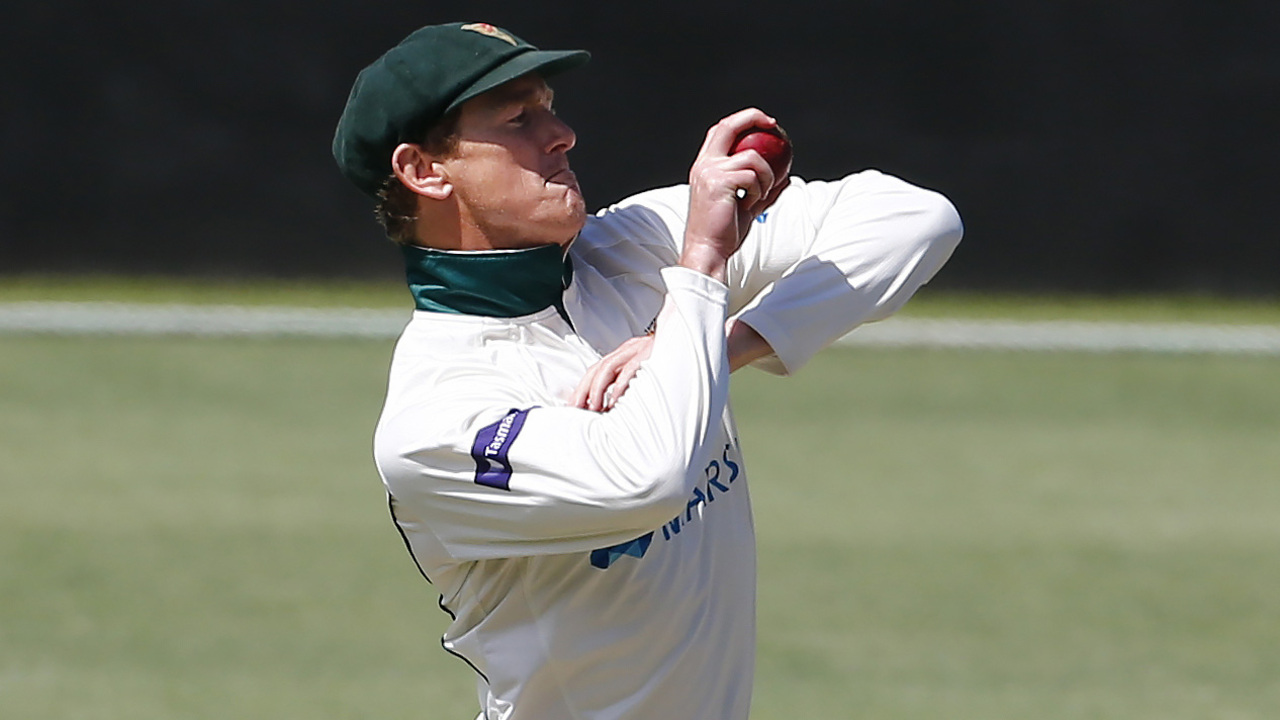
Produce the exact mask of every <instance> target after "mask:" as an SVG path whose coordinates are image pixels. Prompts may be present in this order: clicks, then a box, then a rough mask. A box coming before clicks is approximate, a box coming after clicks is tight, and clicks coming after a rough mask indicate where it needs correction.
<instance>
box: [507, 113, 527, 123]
mask: <svg viewBox="0 0 1280 720" xmlns="http://www.w3.org/2000/svg"><path fill="white" fill-rule="evenodd" d="M528 119H529V111H528V110H521V111H520V113H519V114H518V115H516V116H515V117H513V118H511V122H513V123H515V124H517V125H523V124H524V122H525V121H526V120H528Z"/></svg>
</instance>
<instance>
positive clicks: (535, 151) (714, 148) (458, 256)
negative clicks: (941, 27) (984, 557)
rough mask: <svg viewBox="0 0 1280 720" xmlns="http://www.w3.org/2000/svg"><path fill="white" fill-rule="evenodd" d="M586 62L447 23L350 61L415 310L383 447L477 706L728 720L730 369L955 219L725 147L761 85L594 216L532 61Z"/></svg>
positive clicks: (881, 182) (349, 172) (900, 197)
mask: <svg viewBox="0 0 1280 720" xmlns="http://www.w3.org/2000/svg"><path fill="white" fill-rule="evenodd" d="M587 58H588V56H587V54H586V53H585V52H581V51H563V52H559V51H555V52H553V51H541V50H538V49H536V48H534V47H533V46H532V45H530V44H528V43H526V42H525V41H523V40H521V39H520V38H518V37H516V36H515V35H513V34H511V33H510V32H508V31H506V30H503V29H501V28H497V27H494V26H492V25H488V24H483V23H454V24H448V25H437V26H429V27H425V28H422V29H420V30H418V31H416V32H414V33H413V34H412V35H410V36H409V37H408V38H406V39H405V40H404V41H403V42H402V43H400V44H399V45H397V46H396V47H394V48H392V49H390V50H389V51H387V53H386V54H384V55H383V56H382V57H381V58H379V59H378V60H376V61H375V62H374V63H373V64H371V65H370V66H369V67H367V68H366V69H365V70H364V71H363V72H361V73H360V75H359V77H358V78H357V80H356V82H355V86H354V88H353V89H352V92H351V95H350V98H349V100H348V104H347V106H346V108H345V110H344V112H343V115H342V118H341V120H340V122H339V125H338V129H337V133H336V136H335V138H334V155H335V158H336V159H337V162H338V165H339V166H340V168H341V169H342V171H343V173H344V174H345V175H346V176H347V177H348V178H349V179H351V180H352V181H353V182H354V183H355V184H356V185H357V186H358V187H359V188H360V189H361V190H363V191H364V192H365V193H367V194H368V195H370V196H371V197H374V198H376V199H377V200H378V204H379V214H380V217H381V218H382V221H383V223H384V225H385V226H386V228H387V231H388V234H389V235H390V236H391V237H392V238H393V239H395V240H397V241H398V242H399V243H400V245H401V248H402V250H403V254H404V259H405V263H406V268H407V270H406V275H407V279H408V283H409V289H410V291H411V293H412V295H413V299H414V303H415V307H416V310H415V311H414V313H413V317H412V319H411V320H410V321H409V323H408V325H407V327H406V328H405V330H404V333H403V335H402V336H401V338H400V340H399V342H398V344H397V345H396V349H395V353H394V357H393V359H392V363H391V370H390V378H389V381H388V387H387V397H386V403H385V406H384V408H383V412H382V415H381V418H380V420H379V422H378V426H377V429H376V432H375V440H374V454H375V460H376V464H377V467H378V471H379V473H380V474H381V476H382V479H383V481H384V484H385V487H386V491H387V495H388V498H389V503H390V508H391V514H392V517H393V519H394V521H395V524H396V526H397V527H398V528H399V530H400V532H401V533H402V535H403V537H404V541H405V544H406V546H407V547H408V549H409V552H410V553H411V554H412V556H413V559H414V560H415V561H416V563H417V565H418V567H419V569H420V570H421V572H422V573H423V575H425V576H426V578H427V579H428V580H429V581H430V582H431V583H432V584H433V585H434V586H435V587H436V588H437V589H438V590H439V591H440V607H441V608H442V609H443V610H444V611H445V612H446V613H448V614H449V615H450V617H451V618H452V624H451V625H450V626H449V628H448V630H447V631H446V633H445V635H444V638H443V644H444V647H445V649H446V650H448V651H449V652H451V653H453V654H455V655H457V656H458V657H459V658H461V659H462V660H464V661H465V662H466V663H468V664H469V665H470V666H471V667H472V668H473V669H474V670H475V673H476V677H477V684H478V692H479V703H480V715H479V717H480V718H484V719H485V720H746V718H747V717H748V714H749V705H750V700H751V687H752V672H753V666H754V662H755V585H756V574H755V564H756V560H755V549H754V546H755V538H754V534H753V530H752V521H751V503H750V497H749V493H748V488H747V471H746V468H745V466H744V464H743V461H742V453H741V451H740V448H739V446H738V437H737V433H736V432H735V429H734V423H733V416H732V413H731V412H730V410H729V375H730V372H731V371H732V370H734V369H736V368H739V367H742V366H744V365H746V364H748V363H754V364H757V365H759V366H761V367H763V368H764V369H766V370H770V371H772V372H775V373H778V374H788V373H792V372H795V371H797V370H798V369H800V368H801V367H802V366H803V365H804V364H805V362H806V361H807V360H808V359H809V358H810V357H812V356H813V354H814V353H816V352H818V351H819V350H820V349H822V348H823V347H825V346H827V345H828V344H830V343H831V342H832V341H833V340H835V339H836V338H838V337H840V336H841V335H843V334H844V333H846V332H848V331H849V330H851V329H853V328H854V327H856V326H858V325H860V324H862V323H865V322H870V321H873V320H879V319H881V318H884V317H886V316H887V315H889V314H890V313H892V312H893V311H894V310H896V309H897V308H898V307H900V306H901V305H902V304H903V303H904V302H905V301H906V300H907V299H908V298H909V297H910V296H911V295H912V293H914V292H915V291H916V289H917V288H919V287H920V286H921V285H922V284H923V283H925V282H926V281H927V280H928V279H929V278H931V277H932V276H933V275H934V273H935V272H937V270H938V269H939V267H941V265H942V264H943V263H944V262H945V261H946V259H947V258H948V257H949V256H950V254H951V252H952V250H953V249H954V247H955V246H956V243H957V242H958V241H959V239H960V236H961V225H960V221H959V218H958V216H957V214H956V212H955V210H954V209H953V207H952V206H951V204H950V203H949V202H948V201H947V200H946V199H945V198H943V197H942V196H941V195H938V194H937V193H934V192H931V191H927V190H923V189H920V188H917V187H913V186H912V185H910V184H908V183H906V182H903V181H901V180H898V179H895V178H892V177H889V176H887V175H883V174H880V173H878V172H874V171H865V172H861V173H856V174H853V175H849V176H848V177H845V178H843V179H841V180H837V181H833V182H806V181H804V180H802V179H800V178H796V177H792V178H786V177H775V176H774V174H773V171H772V170H771V169H770V167H769V165H768V163H767V162H765V160H764V159H763V158H762V157H761V156H760V155H759V154H758V153H757V152H755V151H748V152H741V153H735V154H731V153H730V148H731V147H732V145H733V141H734V139H735V138H736V137H737V136H738V135H739V134H740V133H742V132H744V131H746V130H748V129H750V128H752V127H760V128H771V127H774V126H775V125H776V122H775V121H774V120H773V118H771V117H769V116H768V115H766V114H765V113H763V112H761V111H759V110H755V109H748V110H743V111H741V112H737V113H734V114H733V115H730V116H728V117H726V118H724V119H722V120H720V121H719V122H718V123H716V124H715V125H714V126H713V127H712V128H711V129H710V131H709V132H708V133H707V135H706V139H705V142H704V143H703V145H702V147H701V149H700V150H698V152H697V156H696V159H695V160H694V162H693V165H692V168H691V170H690V174H689V183H688V184H687V185H679V186H674V187H668V188H662V189H657V190H651V191H648V192H643V193H640V194H638V195H636V196H634V197H631V198H628V199H626V200H623V201H622V202H620V203H618V204H616V205H613V206H611V207H608V208H606V209H604V210H601V211H600V212H598V213H597V214H595V215H590V216H589V215H588V214H587V212H586V209H585V206H584V203H583V198H582V194H581V192H580V189H579V187H578V183H577V179H576V178H575V176H574V174H573V171H572V170H571V169H570V165H569V160H568V153H569V151H570V150H571V149H573V147H574V144H575V143H576V140H577V138H576V136H575V135H574V132H573V130H571V129H570V128H569V127H568V125H566V124H565V123H564V121H562V120H561V119H560V118H558V117H557V116H556V114H555V112H554V109H553V94H552V90H551V88H550V87H549V86H548V85H547V79H548V78H551V77H553V76H555V75H556V74H558V73H561V72H565V71H568V70H571V69H573V68H576V67H577V66H580V65H582V64H583V63H584V62H586V61H587ZM795 467H796V477H794V478H788V479H787V480H788V481H790V482H804V481H805V478H804V472H805V471H804V467H805V462H804V458H799V457H798V458H796V462H795ZM856 471H857V470H856V468H854V467H851V468H850V472H856ZM832 501H834V502H838V501H839V499H838V498H833V499H832Z"/></svg>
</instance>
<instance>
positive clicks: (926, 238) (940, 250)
mask: <svg viewBox="0 0 1280 720" xmlns="http://www.w3.org/2000/svg"><path fill="white" fill-rule="evenodd" d="M918 194H919V196H918V198H917V202H918V203H919V210H918V211H917V213H916V220H917V233H916V237H917V239H918V240H919V242H920V243H921V244H922V245H924V246H925V247H926V248H927V249H928V251H929V252H930V253H932V254H938V255H941V256H943V257H944V258H946V257H949V256H950V255H951V253H952V251H954V250H955V249H956V246H957V245H959V244H960V238H962V237H964V222H963V221H961V219H960V212H959V211H958V210H956V206H955V205H954V204H953V203H952V202H951V201H950V200H949V199H947V197H946V196H945V195H943V194H942V193H940V192H937V191H934V190H924V189H920V190H919V191H918Z"/></svg>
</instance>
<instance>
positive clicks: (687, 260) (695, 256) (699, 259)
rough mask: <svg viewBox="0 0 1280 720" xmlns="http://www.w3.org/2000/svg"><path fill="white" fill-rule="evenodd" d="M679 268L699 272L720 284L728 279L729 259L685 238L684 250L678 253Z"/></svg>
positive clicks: (706, 246)
mask: <svg viewBox="0 0 1280 720" xmlns="http://www.w3.org/2000/svg"><path fill="white" fill-rule="evenodd" d="M679 265H680V267H683V268H687V269H689V270H693V271H695V272H700V273H702V274H703V275H707V276H709V277H712V278H714V279H716V280H718V281H720V282H722V283H723V282H726V280H727V279H728V277H729V273H728V267H729V258H728V257H726V256H725V255H724V254H723V253H722V252H720V251H719V250H718V249H717V248H715V247H713V246H710V245H706V244H703V243H700V242H697V241H694V240H692V239H691V238H688V237H686V238H685V244H684V249H683V250H682V251H681V253H680V262H679Z"/></svg>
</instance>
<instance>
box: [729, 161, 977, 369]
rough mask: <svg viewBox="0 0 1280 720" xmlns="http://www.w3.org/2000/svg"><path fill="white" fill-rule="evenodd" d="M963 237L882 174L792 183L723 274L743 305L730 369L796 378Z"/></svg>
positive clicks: (950, 221)
mask: <svg viewBox="0 0 1280 720" xmlns="http://www.w3.org/2000/svg"><path fill="white" fill-rule="evenodd" d="M962 234H963V226H962V224H961V222H960V216H959V214H958V213H957V212H956V209H955V207H954V206H953V205H952V204H951V202H950V201H948V200H947V199H946V198H945V197H943V196H942V195H941V194H939V193H936V192H933V191H931V190H926V189H923V188H920V187H916V186H914V185H911V184H910V183H907V182H905V181H903V180H900V179H898V178H895V177H891V176H889V175H884V174H881V173H879V172H876V171H865V172H861V173H857V174H854V175H850V176H848V177H846V178H844V179H842V180H839V181H834V182H810V183H805V182H802V181H793V183H792V187H791V188H789V189H788V190H787V191H786V192H784V193H783V194H782V197H781V198H780V199H779V200H778V202H777V204H776V205H775V206H774V207H773V208H771V209H770V210H769V211H768V212H767V213H765V214H764V215H762V216H761V217H760V218H758V221H757V224H756V226H755V227H754V228H753V229H752V232H751V234H749V235H748V237H747V241H746V242H745V243H744V245H743V248H742V250H741V251H740V253H739V255H740V258H736V259H739V264H738V265H737V266H736V267H733V268H731V273H732V274H733V275H736V277H731V280H730V284H731V285H733V286H735V287H736V288H739V289H740V292H744V293H745V295H746V296H747V297H748V298H749V299H747V300H746V302H745V304H744V306H743V307H742V308H741V310H740V311H739V312H737V313H736V314H735V315H734V317H733V318H732V319H731V321H730V334H729V343H730V362H731V366H732V367H740V366H741V365H742V364H744V361H750V360H754V361H756V363H755V364H756V365H757V366H759V367H762V368H763V369H765V370H768V371H770V372H774V373H777V374H790V373H793V372H795V371H796V370H798V369H799V368H800V367H802V366H803V365H804V364H805V363H807V362H808V361H809V359H810V358H812V357H813V355H815V354H816V353H817V352H818V351H820V350H822V349H823V348H825V347H827V346H828V345H830V344H831V343H832V342H834V341H835V340H836V339H838V338H839V337H841V336H843V335H844V334H846V333H848V332H849V331H851V330H853V329H854V328H856V327H858V326H859V325H862V324H863V323H867V322H874V321H876V320H882V319H884V318H886V317H888V316H889V315H891V314H893V313H894V312H895V311H897V310H898V309H899V308H900V307H902V305H903V304H904V303H906V301H907V300H908V299H909V298H910V297H911V296H912V295H913V294H914V293H915V292H916V290H918V289H919V288H920V287H921V286H922V285H924V284H925V283H926V282H928V281H929V280H930V279H931V278H932V277H933V276H934V274H936V273H937V271H938V269H939V268H941V267H942V265H943V264H944V263H945V262H946V261H947V259H948V258H949V257H950V256H951V253H952V251H954V250H955V248H956V245H957V244H958V243H959V242H960V238H961V236H962ZM744 326H745V327H744ZM753 331H754V332H753ZM761 342H763V343H764V345H762V344H761ZM735 346H736V352H735Z"/></svg>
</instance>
